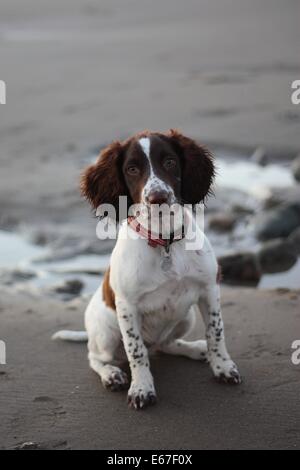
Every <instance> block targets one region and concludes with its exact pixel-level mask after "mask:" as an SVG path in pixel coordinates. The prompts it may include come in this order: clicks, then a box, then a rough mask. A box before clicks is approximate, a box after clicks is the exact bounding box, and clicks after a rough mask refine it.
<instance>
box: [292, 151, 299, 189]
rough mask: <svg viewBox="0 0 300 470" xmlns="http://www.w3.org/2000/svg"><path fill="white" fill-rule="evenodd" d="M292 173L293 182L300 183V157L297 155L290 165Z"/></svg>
mask: <svg viewBox="0 0 300 470" xmlns="http://www.w3.org/2000/svg"><path fill="white" fill-rule="evenodd" d="M292 172H293V175H294V178H295V180H296V181H298V183H300V155H298V157H296V158H295V160H294V161H293V163H292Z"/></svg>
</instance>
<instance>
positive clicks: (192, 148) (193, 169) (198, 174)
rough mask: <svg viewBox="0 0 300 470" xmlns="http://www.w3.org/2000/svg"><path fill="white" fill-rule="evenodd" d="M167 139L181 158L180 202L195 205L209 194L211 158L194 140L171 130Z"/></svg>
mask: <svg viewBox="0 0 300 470" xmlns="http://www.w3.org/2000/svg"><path fill="white" fill-rule="evenodd" d="M168 137H169V138H170V139H171V141H172V142H173V144H174V146H175V148H176V149H177V152H178V153H179V154H180V156H181V158H182V167H183V168H182V171H183V174H182V188H181V195H182V201H183V203H185V204H197V203H199V202H201V201H204V200H205V198H206V196H207V195H208V194H209V192H210V189H211V185H212V183H213V180H214V176H215V167H214V162H213V157H212V155H211V153H210V151H209V150H208V149H207V148H205V147H204V146H202V145H199V144H197V143H196V142H195V141H194V140H192V139H189V138H188V137H185V136H184V135H183V134H181V133H180V132H178V131H177V130H174V129H171V130H170V131H169V133H168Z"/></svg>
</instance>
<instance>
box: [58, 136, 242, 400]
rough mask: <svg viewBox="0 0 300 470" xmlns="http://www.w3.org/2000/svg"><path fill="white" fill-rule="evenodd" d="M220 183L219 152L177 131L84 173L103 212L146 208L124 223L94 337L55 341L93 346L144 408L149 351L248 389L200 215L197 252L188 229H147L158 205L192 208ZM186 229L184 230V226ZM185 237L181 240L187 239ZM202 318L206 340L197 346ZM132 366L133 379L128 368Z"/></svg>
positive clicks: (89, 320)
mask: <svg viewBox="0 0 300 470" xmlns="http://www.w3.org/2000/svg"><path fill="white" fill-rule="evenodd" d="M213 179H214V163H213V158H212V156H211V154H210V152H209V151H208V150H207V149H206V148H204V147H203V146H200V145H198V144H197V143H196V142H195V141H194V140H192V139H190V138H188V137H185V136H184V135H182V134H181V133H179V132H178V131H175V130H170V131H169V132H168V133H166V134H163V133H159V132H148V131H147V132H143V133H140V134H137V135H135V136H133V137H132V138H130V139H128V140H126V141H124V142H119V141H117V142H114V143H112V144H111V145H109V146H108V147H107V148H106V149H104V150H103V151H102V152H101V154H100V156H99V159H98V161H97V162H96V163H95V164H94V165H92V166H90V167H88V168H87V169H86V170H85V172H84V173H83V175H82V181H81V189H82V193H83V195H84V196H85V197H86V198H87V199H88V201H89V202H90V203H91V204H92V206H93V208H94V209H97V208H98V207H99V206H101V205H103V204H105V205H107V204H111V205H113V207H114V208H115V209H116V213H117V217H119V219H120V218H121V217H120V213H119V198H120V196H127V202H128V206H131V205H132V204H138V207H140V208H141V209H142V210H140V211H139V218H138V217H136V216H135V215H130V216H127V215H126V216H125V217H126V218H125V219H124V220H119V222H120V228H119V233H118V239H117V243H116V245H115V248H114V250H113V252H112V256H111V262H110V267H109V269H108V270H107V272H106V274H105V276H104V280H103V282H102V285H101V286H100V287H99V289H98V290H97V291H96V293H95V294H94V296H93V298H92V299H91V301H90V303H89V305H88V307H87V309H86V313H85V326H86V331H87V335H86V334H85V333H81V332H78V333H76V332H67V331H62V332H58V333H57V334H56V335H54V337H55V338H60V339H65V340H73V341H82V340H85V339H86V340H88V351H89V354H88V358H89V363H90V366H91V368H92V369H93V370H94V371H95V372H96V373H97V374H99V376H100V377H101V380H102V383H103V385H104V387H106V388H108V389H110V390H113V391H114V390H123V389H125V388H129V391H128V403H129V405H130V407H132V408H134V409H140V408H144V407H146V406H147V405H152V404H154V403H155V402H156V391H155V386H154V382H153V377H152V374H151V370H150V365H149V354H150V353H152V352H155V351H161V352H163V353H167V354H173V355H182V356H186V357H189V358H191V359H195V360H200V361H208V362H209V364H210V366H211V369H212V372H213V374H214V376H215V377H216V378H217V379H218V380H219V381H223V382H226V383H229V384H239V383H240V382H241V379H240V375H239V372H238V369H237V366H236V365H235V363H234V362H233V361H232V360H231V358H230V356H229V354H228V352H227V349H226V345H225V338H224V328H223V320H222V315H221V305H220V287H219V280H220V279H219V278H220V276H219V270H218V264H217V261H216V258H215V255H214V252H213V249H212V247H211V245H210V243H209V241H208V239H207V238H206V237H205V235H204V233H203V231H202V230H201V228H200V227H199V226H198V224H195V212H194V211H193V210H188V209H184V214H185V215H187V217H186V219H187V225H190V226H191V225H193V227H194V228H195V231H196V232H197V233H198V235H200V238H201V240H202V243H201V246H200V247H198V248H194V249H190V248H188V247H187V243H188V240H187V237H186V236H185V231H186V227H185V228H184V231H183V230H182V224H181V225H180V230H179V231H178V230H177V235H174V233H175V228H176V227H175V224H174V223H173V224H172V232H171V233H169V235H168V234H167V232H166V233H165V234H164V233H163V231H164V223H163V222H161V215H159V222H161V224H160V225H159V227H161V229H160V231H159V233H156V235H155V234H154V235H153V234H152V232H151V230H149V226H147V223H146V222H147V221H149V217H150V216H149V214H151V209H152V207H154V205H156V206H157V205H158V206H159V207H160V206H162V205H167V206H171V205H172V204H175V203H177V204H178V205H180V207H182V206H183V205H184V204H189V205H191V206H192V207H193V206H194V205H195V204H198V203H200V202H203V201H204V200H205V198H206V196H207V195H208V193H209V191H210V187H211V184H212V182H213ZM177 228H178V227H177ZM178 234H179V235H178ZM199 312H201V314H202V316H203V320H204V323H205V327H206V340H202V339H198V340H196V341H189V340H188V339H186V337H187V336H188V333H189V332H191V331H192V330H193V328H194V325H195V322H196V318H197V316H198V315H199ZM126 356H127V360H128V362H129V365H130V370H131V383H129V379H128V377H127V375H126V373H125V372H124V371H123V370H121V369H120V368H119V365H120V364H121V363H122V361H123V362H124V360H126Z"/></svg>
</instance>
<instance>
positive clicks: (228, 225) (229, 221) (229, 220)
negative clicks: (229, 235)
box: [209, 213, 237, 232]
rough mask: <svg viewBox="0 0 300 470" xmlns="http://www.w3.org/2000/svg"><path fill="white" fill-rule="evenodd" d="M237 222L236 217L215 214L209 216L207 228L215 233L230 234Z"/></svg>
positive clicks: (227, 214)
mask: <svg viewBox="0 0 300 470" xmlns="http://www.w3.org/2000/svg"><path fill="white" fill-rule="evenodd" d="M236 221H237V217H235V216H234V215H232V214H229V213H217V214H214V215H212V216H211V218H210V221H209V227H210V228H211V229H212V230H215V231H217V232H230V231H231V230H232V229H233V228H234V226H235V223H236Z"/></svg>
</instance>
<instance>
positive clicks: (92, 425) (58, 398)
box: [0, 289, 300, 449]
mask: <svg viewBox="0 0 300 470" xmlns="http://www.w3.org/2000/svg"><path fill="white" fill-rule="evenodd" d="M299 300H300V292H299V291H298V292H291V291H290V292H281V293H280V292H271V291H266V292H257V291H255V290H252V289H247V290H245V289H244V290H240V289H238V290H232V289H225V290H224V292H223V310H224V318H225V324H226V330H227V338H228V339H227V342H228V347H229V349H230V351H231V353H232V356H233V358H234V359H235V360H236V362H237V363H238V364H239V367H240V371H241V373H242V375H243V380H244V382H243V384H242V385H241V386H239V387H234V386H233V387H232V386H228V385H221V384H218V383H215V381H214V380H213V379H212V376H211V372H210V370H209V367H208V365H206V364H201V363H198V362H197V361H192V360H189V359H185V358H180V357H170V356H165V355H161V356H159V357H155V358H153V359H152V361H151V363H152V371H153V374H154V377H155V383H156V387H157V392H158V398H159V401H158V403H157V405H156V406H155V407H153V408H149V409H147V410H144V411H140V412H136V411H133V410H129V409H128V408H127V405H126V392H121V393H117V392H115V393H113V392H109V391H106V390H104V389H103V388H102V385H101V383H100V380H99V378H98V377H97V376H96V374H94V372H92V371H91V370H89V368H88V364H87V359H86V346H85V345H84V344H70V343H61V342H53V341H50V336H51V334H52V333H53V332H55V331H56V330H57V329H59V328H79V329H80V328H81V327H82V318H83V316H82V315H83V307H84V303H83V302H81V303H79V304H77V305H75V306H74V304H73V307H72V308H71V307H70V305H69V306H67V304H65V305H64V304H62V303H58V302H55V301H48V302H47V303H46V302H44V300H43V299H42V298H41V299H35V300H33V299H30V298H28V296H26V295H13V296H12V295H5V296H3V293H2V292H1V301H0V319H1V336H2V337H3V338H4V339H6V340H7V361H8V364H7V365H6V366H0V387H1V421H0V436H1V439H0V448H1V447H2V448H6V449H8V448H15V447H18V446H20V445H22V444H23V443H24V442H33V443H34V445H35V446H36V447H37V448H47V449H53V448H58V449H69V448H71V449H144V448H147V449H263V448H265V449H276V448H282V449H296V448H298V449H299V448H300V428H299V418H300V404H299V384H300V366H295V365H293V364H292V362H291V343H292V342H293V341H294V340H295V339H297V338H296V337H297V336H298V339H300V330H299V320H300V313H299ZM29 345H30V347H29Z"/></svg>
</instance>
